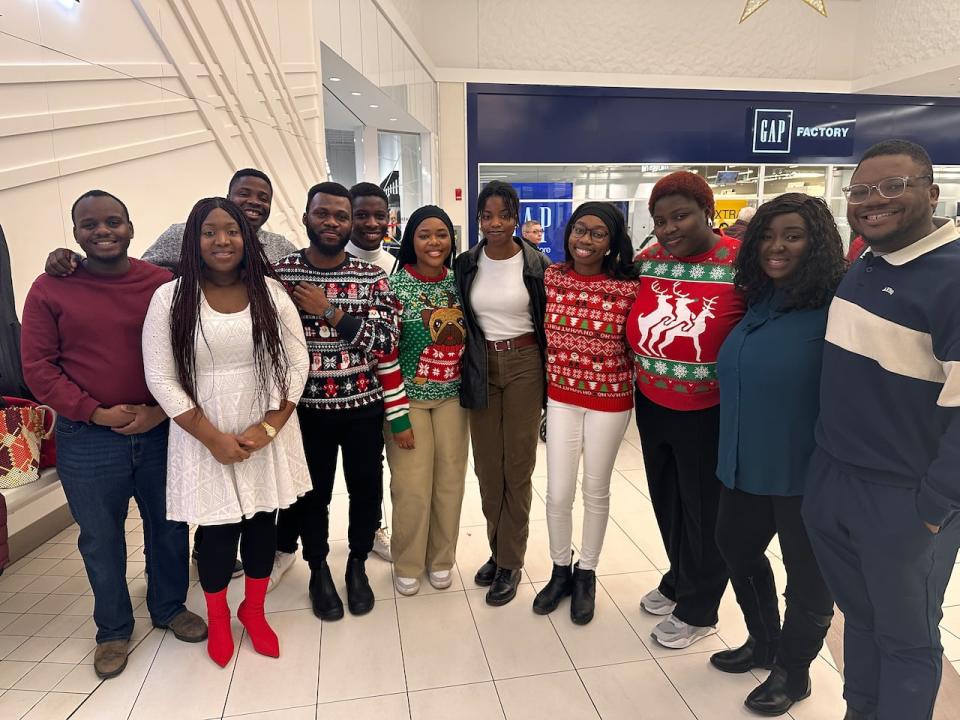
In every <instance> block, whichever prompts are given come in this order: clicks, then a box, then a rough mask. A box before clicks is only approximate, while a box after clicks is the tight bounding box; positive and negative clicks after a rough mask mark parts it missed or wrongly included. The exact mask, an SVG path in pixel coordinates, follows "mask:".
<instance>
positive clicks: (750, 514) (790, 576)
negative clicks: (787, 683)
mask: <svg viewBox="0 0 960 720" xmlns="http://www.w3.org/2000/svg"><path fill="white" fill-rule="evenodd" d="M802 504H803V496H802V495H797V496H794V497H782V496H776V495H753V494H751V493H747V492H743V491H742V490H730V489H729V488H726V487H724V488H723V490H722V491H721V495H720V513H719V515H718V517H717V545H718V547H719V548H720V553H721V554H722V555H723V557H724V559H725V560H726V562H727V567H728V568H729V570H730V576H731V580H732V581H733V583H734V587H735V588H736V587H737V582H738V581H739V580H741V579H746V578H753V577H758V576H764V575H766V574H767V573H769V572H770V561H769V560H768V559H767V556H766V554H765V552H766V550H767V546H769V545H770V541H771V540H772V539H773V536H774V535H778V536H779V539H780V550H781V552H782V553H783V565H784V567H785V568H786V570H787V587H786V590H785V591H784V597H785V598H786V600H787V612H786V614H785V615H784V621H783V634H782V635H781V637H780V648H779V650H778V653H777V655H778V657H777V663H778V664H779V665H781V666H782V667H785V668H787V669H788V670H806V669H807V668H809V667H810V662H812V661H813V659H814V658H816V656H817V653H819V652H820V650H821V648H822V647H823V640H824V637H825V635H826V631H827V628H828V627H829V618H830V617H831V616H832V615H833V595H832V594H831V593H830V588H828V587H827V583H826V581H825V580H824V579H823V575H821V574H820V566H819V565H818V564H817V559H816V557H815V556H814V554H813V548H812V547H810V539H809V538H808V537H807V530H806V528H805V527H804V525H803V518H802V517H801V516H800V507H801V505H802ZM759 587H766V586H763V585H761V586H759ZM769 587H770V594H771V595H772V597H762V598H759V601H760V602H761V603H770V604H771V605H772V606H773V607H776V605H777V597H776V591H775V590H774V589H773V586H772V584H771V585H770V586H769ZM812 616H818V618H813V617H812ZM748 627H749V626H748Z"/></svg>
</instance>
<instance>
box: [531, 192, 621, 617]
mask: <svg viewBox="0 0 960 720" xmlns="http://www.w3.org/2000/svg"><path fill="white" fill-rule="evenodd" d="M564 248H565V250H566V262H564V263H560V264H557V265H551V266H550V267H548V268H547V270H546V272H545V273H544V277H543V282H544V285H545V286H546V290H547V311H546V316H545V318H544V327H545V328H546V332H547V529H548V531H549V533H550V556H551V558H552V559H553V574H552V576H551V578H550V582H549V583H548V584H547V585H546V586H545V587H544V588H543V590H541V591H540V592H539V593H538V594H537V597H536V598H535V599H534V601H533V610H534V612H536V613H538V614H540V615H545V614H547V613H550V612H553V611H554V610H555V609H556V607H557V605H558V604H559V602H560V600H561V599H562V598H564V597H566V596H567V595H571V594H572V595H573V597H572V599H571V601H570V618H571V619H572V620H573V622H575V623H577V624H578V625H585V624H586V623H588V622H590V620H592V619H593V610H594V597H595V594H596V575H595V570H596V567H597V562H598V560H599V558H600V548H601V547H602V546H603V536H604V533H605V532H606V529H607V518H608V516H609V512H610V475H611V474H612V472H613V463H614V460H616V457H617V450H618V449H619V447H620V441H621V440H623V434H624V432H625V431H626V429H627V424H628V423H629V422H630V411H631V409H632V408H633V397H632V390H633V384H632V379H633V365H632V362H631V359H630V357H629V353H628V348H627V343H626V337H625V328H626V321H627V314H628V313H629V312H630V308H631V307H632V306H633V302H634V300H635V299H636V296H637V288H638V287H639V282H638V281H637V279H636V275H637V272H636V268H635V267H634V265H633V262H632V260H631V259H630V258H631V255H632V254H633V251H632V248H633V246H632V244H631V242H630V236H629V235H628V234H627V230H626V223H625V222H624V219H623V215H621V214H620V211H619V210H618V209H617V208H616V207H615V206H614V205H611V204H610V203H606V202H588V203H584V204H583V205H581V206H580V207H578V208H577V209H576V210H575V211H574V213H573V215H572V216H571V217H570V221H569V222H568V223H567V228H566V231H565V233H564ZM588 440H589V443H587V441H588ZM581 454H582V455H583V480H582V486H583V506H584V510H583V515H584V517H583V541H582V543H581V545H580V560H579V562H577V564H576V565H575V566H574V567H572V568H571V563H572V553H571V550H570V543H571V537H572V534H573V521H572V513H573V496H574V492H575V491H576V486H577V466H578V464H579V460H580V455H581Z"/></svg>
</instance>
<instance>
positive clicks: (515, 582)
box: [487, 567, 520, 607]
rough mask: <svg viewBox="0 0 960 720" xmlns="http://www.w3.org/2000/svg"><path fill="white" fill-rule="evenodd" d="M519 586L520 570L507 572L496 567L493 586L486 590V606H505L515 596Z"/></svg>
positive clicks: (505, 569)
mask: <svg viewBox="0 0 960 720" xmlns="http://www.w3.org/2000/svg"><path fill="white" fill-rule="evenodd" d="M519 585H520V570H508V569H507V568H502V567H498V568H497V574H496V577H494V578H493V584H491V585H490V589H489V590H487V605H493V606H497V607H498V606H500V605H506V604H507V603H508V602H510V601H511V600H513V599H514V598H515V597H516V596H517V587H518V586H519Z"/></svg>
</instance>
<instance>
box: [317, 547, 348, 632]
mask: <svg viewBox="0 0 960 720" xmlns="http://www.w3.org/2000/svg"><path fill="white" fill-rule="evenodd" d="M309 588H310V602H311V604H312V605H313V614H314V615H316V616H317V617H318V618H320V619H321V620H339V619H340V618H342V617H343V603H342V602H341V601H340V596H339V595H338V594H337V586H336V585H334V584H333V578H332V577H331V576H330V566H329V565H327V561H326V560H324V561H323V562H322V563H320V567H318V568H317V569H316V570H310V585H309Z"/></svg>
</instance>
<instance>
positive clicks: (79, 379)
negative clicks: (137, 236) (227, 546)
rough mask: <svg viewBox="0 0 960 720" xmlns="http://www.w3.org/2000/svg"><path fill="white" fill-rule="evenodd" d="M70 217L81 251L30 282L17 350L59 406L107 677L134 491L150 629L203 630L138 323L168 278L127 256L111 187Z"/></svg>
mask: <svg viewBox="0 0 960 720" xmlns="http://www.w3.org/2000/svg"><path fill="white" fill-rule="evenodd" d="M71 214H72V217H73V236H74V238H75V239H76V241H77V243H78V244H79V245H80V247H81V248H83V250H84V252H85V253H86V259H85V260H84V261H83V262H82V263H81V264H80V265H79V266H78V267H77V269H76V272H75V273H74V274H73V275H72V276H70V277H65V278H59V277H53V276H50V275H41V276H40V277H39V278H37V279H36V281H34V283H33V287H31V288H30V292H29V294H28V295H27V299H26V302H25V305H24V308H23V332H22V337H21V354H22V358H23V374H24V379H25V380H26V382H27V385H28V386H29V387H30V390H31V391H32V392H33V394H34V395H35V396H36V397H37V399H38V400H39V401H40V402H42V403H45V404H47V405H50V406H51V407H52V408H53V409H54V410H56V411H57V413H58V415H59V417H58V418H57V471H58V473H59V476H60V482H61V483H62V485H63V490H64V493H65V494H66V496H67V502H68V503H69V505H70V512H71V513H72V514H73V517H74V519H75V520H76V521H77V524H78V525H79V526H80V539H79V541H78V545H79V548H80V554H81V556H82V557H83V562H84V565H85V566H86V570H87V577H88V578H89V580H90V586H91V587H92V588H93V595H94V610H93V619H94V621H95V622H96V624H97V651H96V654H95V656H94V669H95V670H96V672H97V674H98V675H99V676H100V677H101V678H109V677H114V676H115V675H118V674H120V673H121V672H122V671H123V669H124V668H125V667H126V664H127V643H128V641H129V639H130V635H131V634H132V633H133V625H134V619H133V608H132V606H131V604H130V595H129V592H128V591H127V581H126V564H127V548H126V540H125V535H124V521H125V520H126V517H127V509H128V507H129V504H130V498H131V497H133V498H136V501H137V505H138V506H139V508H140V515H141V516H142V518H143V530H144V532H143V535H144V542H145V544H146V553H145V554H146V559H147V567H146V573H147V583H148V590H147V608H148V609H149V611H150V618H151V620H152V622H153V624H154V626H155V627H159V628H167V627H169V628H170V629H171V630H173V632H174V634H175V635H176V637H177V638H178V639H180V640H184V641H186V642H199V641H201V640H204V639H205V638H206V637H207V628H206V624H205V623H204V621H203V620H202V619H201V618H200V617H199V616H197V615H195V614H194V613H192V612H190V611H189V610H187V609H186V608H185V607H184V600H186V597H187V584H188V561H187V545H188V541H187V526H186V524H184V523H176V522H170V521H168V520H167V519H166V467H167V429H168V422H167V418H166V416H165V415H164V413H163V410H161V409H160V408H159V407H158V406H157V404H156V403H155V402H154V400H153V398H152V397H151V395H150V391H149V390H148V389H147V385H146V381H145V380H144V375H143V355H142V352H141V332H142V329H143V320H144V317H145V316H146V313H147V307H148V306H149V304H150V299H151V298H152V297H153V293H154V291H155V290H156V289H157V288H158V287H159V286H160V285H162V284H163V283H165V282H167V281H169V280H170V279H171V275H170V272H169V271H167V270H164V269H162V268H158V267H155V266H153V265H150V264H149V263H145V262H142V261H140V260H133V259H131V258H129V257H127V248H128V247H129V245H130V239H131V238H132V237H133V224H132V223H131V222H130V217H129V214H128V212H127V208H126V206H125V205H124V204H123V203H122V202H121V201H120V200H119V199H117V198H116V197H114V196H113V195H110V194H109V193H106V192H103V191H102V190H91V191H89V192H87V193H84V194H83V195H82V196H80V198H79V199H78V200H77V201H76V202H75V203H74V205H73V209H72V211H71Z"/></svg>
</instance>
